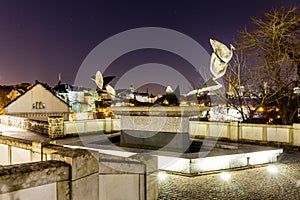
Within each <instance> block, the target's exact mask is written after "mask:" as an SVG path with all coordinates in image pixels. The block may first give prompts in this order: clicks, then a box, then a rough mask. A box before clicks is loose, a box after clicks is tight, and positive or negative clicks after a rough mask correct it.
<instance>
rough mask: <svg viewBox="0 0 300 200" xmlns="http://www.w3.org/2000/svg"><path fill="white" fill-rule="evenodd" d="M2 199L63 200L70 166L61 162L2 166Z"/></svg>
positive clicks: (0, 192)
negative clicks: (63, 185)
mask: <svg viewBox="0 0 300 200" xmlns="http://www.w3.org/2000/svg"><path fill="white" fill-rule="evenodd" d="M0 172H1V173H0V199H3V200H11V199H22V200H23V199H24V200H27V199H28V200H39V199H43V200H63V199H68V196H65V197H63V195H61V194H65V193H68V191H67V190H66V189H65V188H64V187H61V186H62V184H63V183H64V182H67V181H68V180H69V176H70V175H69V166H68V165H67V164H66V163H63V162H59V161H45V162H34V163H26V164H20V165H9V166H0Z"/></svg>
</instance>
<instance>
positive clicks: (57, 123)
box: [48, 116, 64, 138]
mask: <svg viewBox="0 0 300 200" xmlns="http://www.w3.org/2000/svg"><path fill="white" fill-rule="evenodd" d="M48 124H49V128H48V135H49V138H60V137H64V118H63V117H60V116H49V118H48Z"/></svg>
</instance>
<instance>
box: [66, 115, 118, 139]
mask: <svg viewBox="0 0 300 200" xmlns="http://www.w3.org/2000/svg"><path fill="white" fill-rule="evenodd" d="M120 127H121V122H120V119H111V118H106V119H94V120H80V121H65V122H64V135H78V134H84V133H92V132H102V131H104V132H107V133H110V132H115V131H120V130H121V128H120Z"/></svg>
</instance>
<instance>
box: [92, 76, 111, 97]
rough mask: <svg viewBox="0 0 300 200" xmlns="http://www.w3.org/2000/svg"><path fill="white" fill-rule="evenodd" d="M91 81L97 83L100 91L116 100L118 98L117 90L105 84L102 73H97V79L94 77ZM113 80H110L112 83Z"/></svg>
mask: <svg viewBox="0 0 300 200" xmlns="http://www.w3.org/2000/svg"><path fill="white" fill-rule="evenodd" d="M106 78H107V77H106ZM91 79H92V80H93V81H94V82H95V83H96V85H97V87H98V88H99V89H100V90H102V91H104V92H107V93H108V94H109V96H110V97H112V98H114V97H115V96H116V91H115V89H114V88H113V87H112V86H111V85H108V84H107V83H104V80H103V76H102V74H101V72H100V71H97V72H96V75H95V77H92V78H91ZM111 80H112V79H110V81H111ZM106 82H107V80H106ZM103 84H105V85H103ZM103 86H104V87H105V90H103Z"/></svg>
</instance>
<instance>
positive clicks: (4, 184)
mask: <svg viewBox="0 0 300 200" xmlns="http://www.w3.org/2000/svg"><path fill="white" fill-rule="evenodd" d="M35 161H40V162H35ZM0 165H3V166H1V167H0V199H18V198H20V199H45V200H48V199H49V200H50V199H51V200H52V199H58V200H61V199H73V200H77V199H78V200H81V199H95V200H98V199H99V200H100V199H101V200H102V199H103V200H105V199H107V200H108V199H120V200H122V199H124V200H125V199H126V200H127V199H137V200H145V199H156V198H157V182H156V181H157V178H156V173H157V158H156V157H153V156H150V155H142V154H141V155H135V156H134V157H132V158H124V157H119V156H111V155H106V154H100V153H98V152H94V151H88V150H84V149H71V148H67V147H62V146H58V145H55V144H52V143H51V142H50V141H49V142H43V143H40V142H31V141H27V140H20V139H16V138H11V137H7V136H0ZM13 172H15V174H14V175H13ZM46 193H47V194H46ZM43 195H44V196H43ZM15 197H16V198H15Z"/></svg>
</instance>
